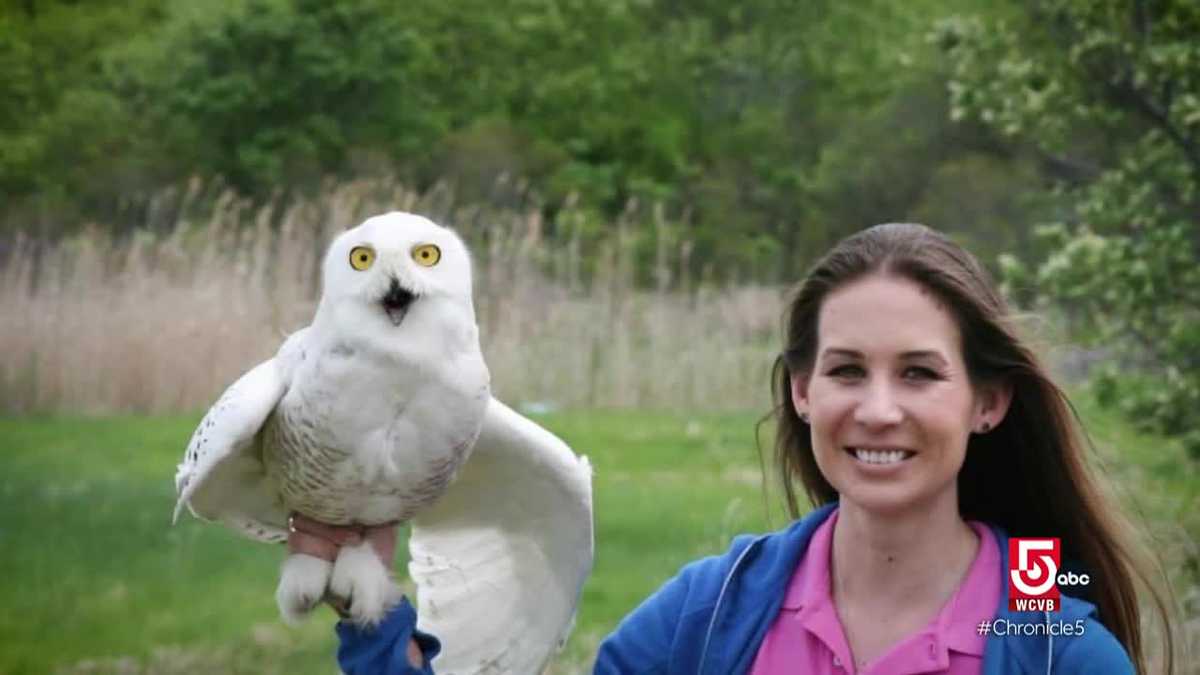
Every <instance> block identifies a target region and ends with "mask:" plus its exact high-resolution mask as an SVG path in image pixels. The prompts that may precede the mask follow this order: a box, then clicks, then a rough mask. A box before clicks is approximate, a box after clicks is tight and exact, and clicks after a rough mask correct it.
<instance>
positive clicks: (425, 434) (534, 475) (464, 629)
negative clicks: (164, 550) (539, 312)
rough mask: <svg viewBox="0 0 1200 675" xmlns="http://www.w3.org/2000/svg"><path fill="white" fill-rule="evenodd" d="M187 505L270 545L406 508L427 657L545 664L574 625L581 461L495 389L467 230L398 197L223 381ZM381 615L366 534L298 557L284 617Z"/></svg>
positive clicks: (522, 673)
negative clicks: (297, 518)
mask: <svg viewBox="0 0 1200 675" xmlns="http://www.w3.org/2000/svg"><path fill="white" fill-rule="evenodd" d="M175 486H176V490H177V492H178V495H179V501H178V503H177V505H176V507H175V518H176V519H177V518H178V517H179V513H180V511H181V510H182V509H183V507H184V506H185V505H186V506H187V507H188V508H189V509H190V510H191V512H192V513H193V514H195V515H196V516H198V517H201V518H204V519H210V520H217V521H220V522H222V523H225V524H226V525H228V526H230V527H232V528H234V529H236V530H238V531H239V532H241V533H243V534H245V535H248V536H250V537H252V538H255V539H259V540H262V541H268V542H278V541H284V540H286V539H287V522H288V515H289V513H291V512H297V513H301V514H303V515H305V516H308V517H309V518H312V519H315V520H320V521H324V522H327V523H332V524H337V525H349V524H355V525H379V524H384V523H391V522H396V521H401V522H409V523H411V524H412V532H411V535H410V537H409V553H410V560H411V562H410V563H409V568H408V569H409V576H410V577H411V578H412V580H413V581H414V582H415V583H416V586H417V605H418V609H419V616H420V626H419V627H420V629H421V630H425V631H428V632H430V633H433V634H434V635H437V636H438V637H439V638H440V639H441V640H442V643H443V652H442V654H441V655H440V656H438V657H437V659H436V660H435V662H434V666H435V667H436V668H437V669H438V672H439V673H476V672H484V671H486V672H488V673H516V674H519V675H527V674H528V673H536V672H540V670H541V669H542V667H543V666H544V665H545V664H546V662H547V661H548V660H549V659H550V657H551V656H552V655H553V652H554V650H555V648H556V647H558V646H559V645H560V644H561V642H562V641H563V640H565V639H566V636H567V634H568V633H569V632H570V629H571V624H572V622H573V617H574V613H575V607H576V604H577V603H578V600H579V596H580V590H581V588H582V586H583V582H584V579H585V578H586V577H587V575H588V573H589V571H590V569H591V564H592V494H591V468H590V466H589V464H588V462H587V459H586V458H583V457H577V456H576V455H575V454H574V453H573V452H572V451H571V449H570V448H568V447H567V445H566V444H565V443H563V442H562V441H561V440H559V439H558V438H557V437H555V436H554V435H553V434H551V433H550V432H548V431H546V430H545V429H543V428H541V427H540V426H538V425H537V424H535V423H533V422H532V421H530V420H528V419H526V418H524V417H522V416H521V415H519V414H517V413H516V412H514V411H513V410H511V409H510V408H508V407H507V406H505V405H504V404H503V403H501V402H499V401H497V400H496V399H495V398H493V397H492V396H491V392H490V389H489V378H488V370H487V367H486V365H485V364H484V361H483V356H482V353H481V351H480V348H479V335H478V330H477V328H476V325H475V310H474V307H473V305H472V302H471V264H470V258H469V255H468V252H467V248H466V246H465V245H464V244H463V242H462V241H461V240H460V239H459V238H458V236H457V235H456V234H455V233H454V232H452V231H451V230H449V229H446V228H443V227H440V226H438V225H436V224H434V223H433V222H432V221H430V220H428V219H426V218H423V217H421V216H417V215H413V214H407V213H400V212H393V213H388V214H384V215H380V216H376V217H373V218H370V219H368V220H366V221H365V222H363V223H362V224H361V225H359V226H357V227H354V228H352V229H349V230H347V231H345V232H343V233H342V234H341V235H339V236H338V237H337V238H336V239H335V240H334V241H333V243H332V244H331V246H330V248H329V252H328V253H327V254H326V257H325V261H324V269H323V294H322V297H321V301H320V304H319V305H318V307H317V311H316V315H315V317H314V318H313V321H312V324H311V325H310V326H308V327H306V328H302V329H301V330H299V331H297V332H296V333H293V334H292V335H291V336H290V337H288V338H287V339H286V340H285V341H284V343H283V345H282V346H281V347H280V348H279V351H278V352H277V353H276V355H275V357H274V358H272V359H270V360H268V361H266V362H264V363H261V364H259V365H258V366H257V367H255V368H254V369H252V370H250V371H249V372H247V373H246V374H245V375H243V376H242V377H241V378H240V379H238V380H237V381H236V382H234V383H233V385H232V386H230V387H229V389H227V390H226V391H225V393H224V394H223V395H222V396H221V397H220V399H219V400H218V401H217V402H216V403H215V404H214V405H213V407H212V408H211V409H210V410H209V411H208V414H207V415H205V416H204V419H203V420H202V421H201V422H200V425H199V427H197V429H196V432H195V433H194V434H193V436H192V439H191V441H190V442H189V444H188V447H187V451H186V454H185V456H184V459H183V462H182V463H181V464H180V465H179V470H178V473H177V474H176V476H175ZM327 592H328V593H331V594H333V595H336V596H340V597H343V598H348V599H349V601H350V607H349V612H350V615H351V617H352V618H353V619H354V620H355V621H356V622H358V623H360V624H362V625H372V624H375V623H378V622H379V621H380V620H381V619H382V617H383V616H384V615H385V614H386V612H387V610H388V609H390V608H391V607H392V606H393V605H395V604H396V603H397V602H399V599H400V591H399V589H398V587H397V586H396V584H395V583H394V582H393V581H392V578H391V575H390V573H389V569H388V567H387V566H385V565H384V564H383V563H381V562H380V560H379V559H378V557H377V556H376V555H375V554H374V553H373V552H372V550H371V548H370V544H369V543H367V542H363V543H362V544H361V545H359V546H347V547H343V548H342V549H341V551H340V553H339V555H338V557H337V560H336V561H335V562H334V563H329V562H326V561H324V560H321V559H319V558H315V557H311V556H307V555H303V554H294V555H290V556H289V557H288V558H287V559H286V561H285V562H284V564H283V568H282V571H281V574H280V580H279V587H278V590H277V592H276V599H277V601H278V603H279V608H280V611H281V613H282V614H283V616H284V618H286V619H289V620H296V619H299V618H300V617H302V616H304V615H305V614H307V613H308V612H309V611H310V610H311V609H312V608H313V607H314V606H315V605H316V604H317V603H318V602H320V600H321V599H322V597H323V596H325V595H326V593H327Z"/></svg>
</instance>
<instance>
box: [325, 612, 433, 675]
mask: <svg viewBox="0 0 1200 675" xmlns="http://www.w3.org/2000/svg"><path fill="white" fill-rule="evenodd" d="M335 630H337V636H338V639H339V640H340V641H341V645H339V646H338V651H337V660H338V665H339V666H341V668H342V672H344V673H346V675H433V666H432V665H431V662H432V661H433V657H435V656H437V655H438V653H439V652H441V651H442V644H441V643H440V642H438V639H437V638H435V637H433V636H432V635H429V634H428V633H422V632H421V631H419V630H417V611H416V610H415V609H413V606H412V605H410V604H409V602H408V598H403V599H401V601H400V604H399V605H396V606H395V607H394V608H392V611H391V612H388V615H387V616H385V617H384V618H383V622H382V623H380V624H379V626H378V627H377V628H374V629H362V628H359V627H358V626H355V625H354V624H352V623H350V622H348V621H339V622H338V623H337V626H336V627H335ZM409 640H416V642H417V646H418V647H420V649H421V654H422V655H423V657H424V661H425V665H424V667H423V668H415V667H413V666H412V664H410V663H409V662H408V642H409Z"/></svg>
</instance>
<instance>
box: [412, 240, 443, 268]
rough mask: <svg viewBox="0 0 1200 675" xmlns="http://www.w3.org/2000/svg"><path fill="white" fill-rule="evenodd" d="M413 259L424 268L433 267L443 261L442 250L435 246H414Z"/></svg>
mask: <svg viewBox="0 0 1200 675" xmlns="http://www.w3.org/2000/svg"><path fill="white" fill-rule="evenodd" d="M412 259H413V260H415V261H417V264H418V265H421V266H423V267H433V266H434V265H436V264H438V261H439V260H441V259H442V249H440V248H438V247H437V246H434V245H433V244H421V245H420V246H414V247H413V250H412Z"/></svg>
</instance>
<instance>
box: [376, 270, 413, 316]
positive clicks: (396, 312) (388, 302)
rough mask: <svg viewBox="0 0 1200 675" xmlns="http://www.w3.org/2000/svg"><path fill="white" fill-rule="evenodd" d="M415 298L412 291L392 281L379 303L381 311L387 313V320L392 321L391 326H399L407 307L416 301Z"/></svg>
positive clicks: (394, 280)
mask: <svg viewBox="0 0 1200 675" xmlns="http://www.w3.org/2000/svg"><path fill="white" fill-rule="evenodd" d="M416 299H417V296H416V295H415V294H413V292H412V291H410V290H408V289H407V288H404V287H403V286H401V285H400V282H399V281H397V280H396V279H392V285H391V286H389V287H388V292H387V294H386V295H384V296H383V298H382V299H381V300H380V301H379V302H380V304H382V305H383V311H384V312H386V313H387V315H388V318H389V319H391V320H392V325H393V326H399V325H400V322H401V321H403V320H404V315H405V314H407V313H408V306H409V305H411V304H412V301H413V300H416Z"/></svg>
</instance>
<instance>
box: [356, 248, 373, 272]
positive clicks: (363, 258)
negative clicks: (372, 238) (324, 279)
mask: <svg viewBox="0 0 1200 675" xmlns="http://www.w3.org/2000/svg"><path fill="white" fill-rule="evenodd" d="M374 262H375V249H373V248H371V247H370V246H355V247H354V248H352V249H350V266H351V267H353V268H354V269H356V270H358V271H359V272H362V271H363V270H366V269H367V268H369V267H370V266H371V264H372V263H374Z"/></svg>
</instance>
